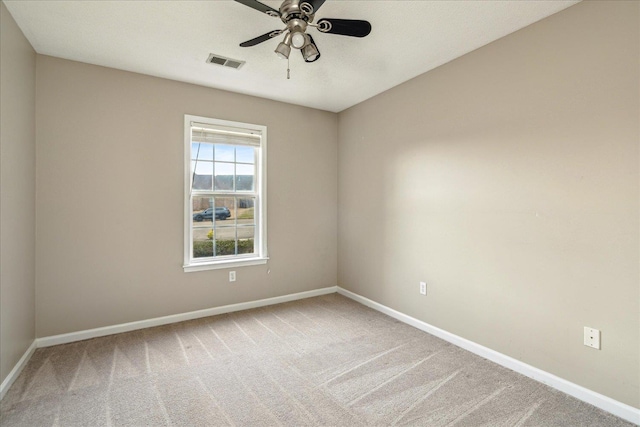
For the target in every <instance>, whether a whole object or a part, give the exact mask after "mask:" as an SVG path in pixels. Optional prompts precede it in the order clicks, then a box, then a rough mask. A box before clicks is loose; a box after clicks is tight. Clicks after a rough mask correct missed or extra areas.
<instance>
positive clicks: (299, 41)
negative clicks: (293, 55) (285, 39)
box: [291, 31, 307, 49]
mask: <svg viewBox="0 0 640 427" xmlns="http://www.w3.org/2000/svg"><path fill="white" fill-rule="evenodd" d="M305 44H307V38H306V37H305V33H302V32H299V31H296V32H295V33H293V34H292V35H291V46H293V47H294V48H295V49H302V48H303V47H304V45H305Z"/></svg>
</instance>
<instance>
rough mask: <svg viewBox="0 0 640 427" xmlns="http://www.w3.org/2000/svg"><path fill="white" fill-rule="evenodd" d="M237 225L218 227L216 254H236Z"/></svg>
mask: <svg viewBox="0 0 640 427" xmlns="http://www.w3.org/2000/svg"><path fill="white" fill-rule="evenodd" d="M235 231H236V229H235V227H227V228H218V229H216V234H215V238H216V256H224V255H235V254H236V240H235Z"/></svg>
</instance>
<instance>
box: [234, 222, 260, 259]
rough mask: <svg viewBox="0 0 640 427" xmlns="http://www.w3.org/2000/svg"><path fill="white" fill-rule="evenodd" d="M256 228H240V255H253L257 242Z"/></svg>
mask: <svg viewBox="0 0 640 427" xmlns="http://www.w3.org/2000/svg"><path fill="white" fill-rule="evenodd" d="M255 234H256V229H255V227H238V254H252V253H254V252H255V250H254V244H255V243H254V242H255Z"/></svg>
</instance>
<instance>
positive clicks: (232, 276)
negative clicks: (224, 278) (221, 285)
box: [229, 271, 236, 282]
mask: <svg viewBox="0 0 640 427" xmlns="http://www.w3.org/2000/svg"><path fill="white" fill-rule="evenodd" d="M229 281H230V282H235V281H236V272H235V271H230V272H229Z"/></svg>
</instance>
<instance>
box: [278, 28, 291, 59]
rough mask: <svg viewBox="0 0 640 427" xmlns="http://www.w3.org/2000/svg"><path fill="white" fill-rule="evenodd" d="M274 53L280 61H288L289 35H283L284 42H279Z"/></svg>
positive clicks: (289, 50) (289, 49) (289, 51)
mask: <svg viewBox="0 0 640 427" xmlns="http://www.w3.org/2000/svg"><path fill="white" fill-rule="evenodd" d="M274 52H275V53H276V55H278V58H280V59H289V54H290V53H291V33H287V34H285V36H284V40H282V42H280V44H279V45H278V47H276V50H275V51H274Z"/></svg>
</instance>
